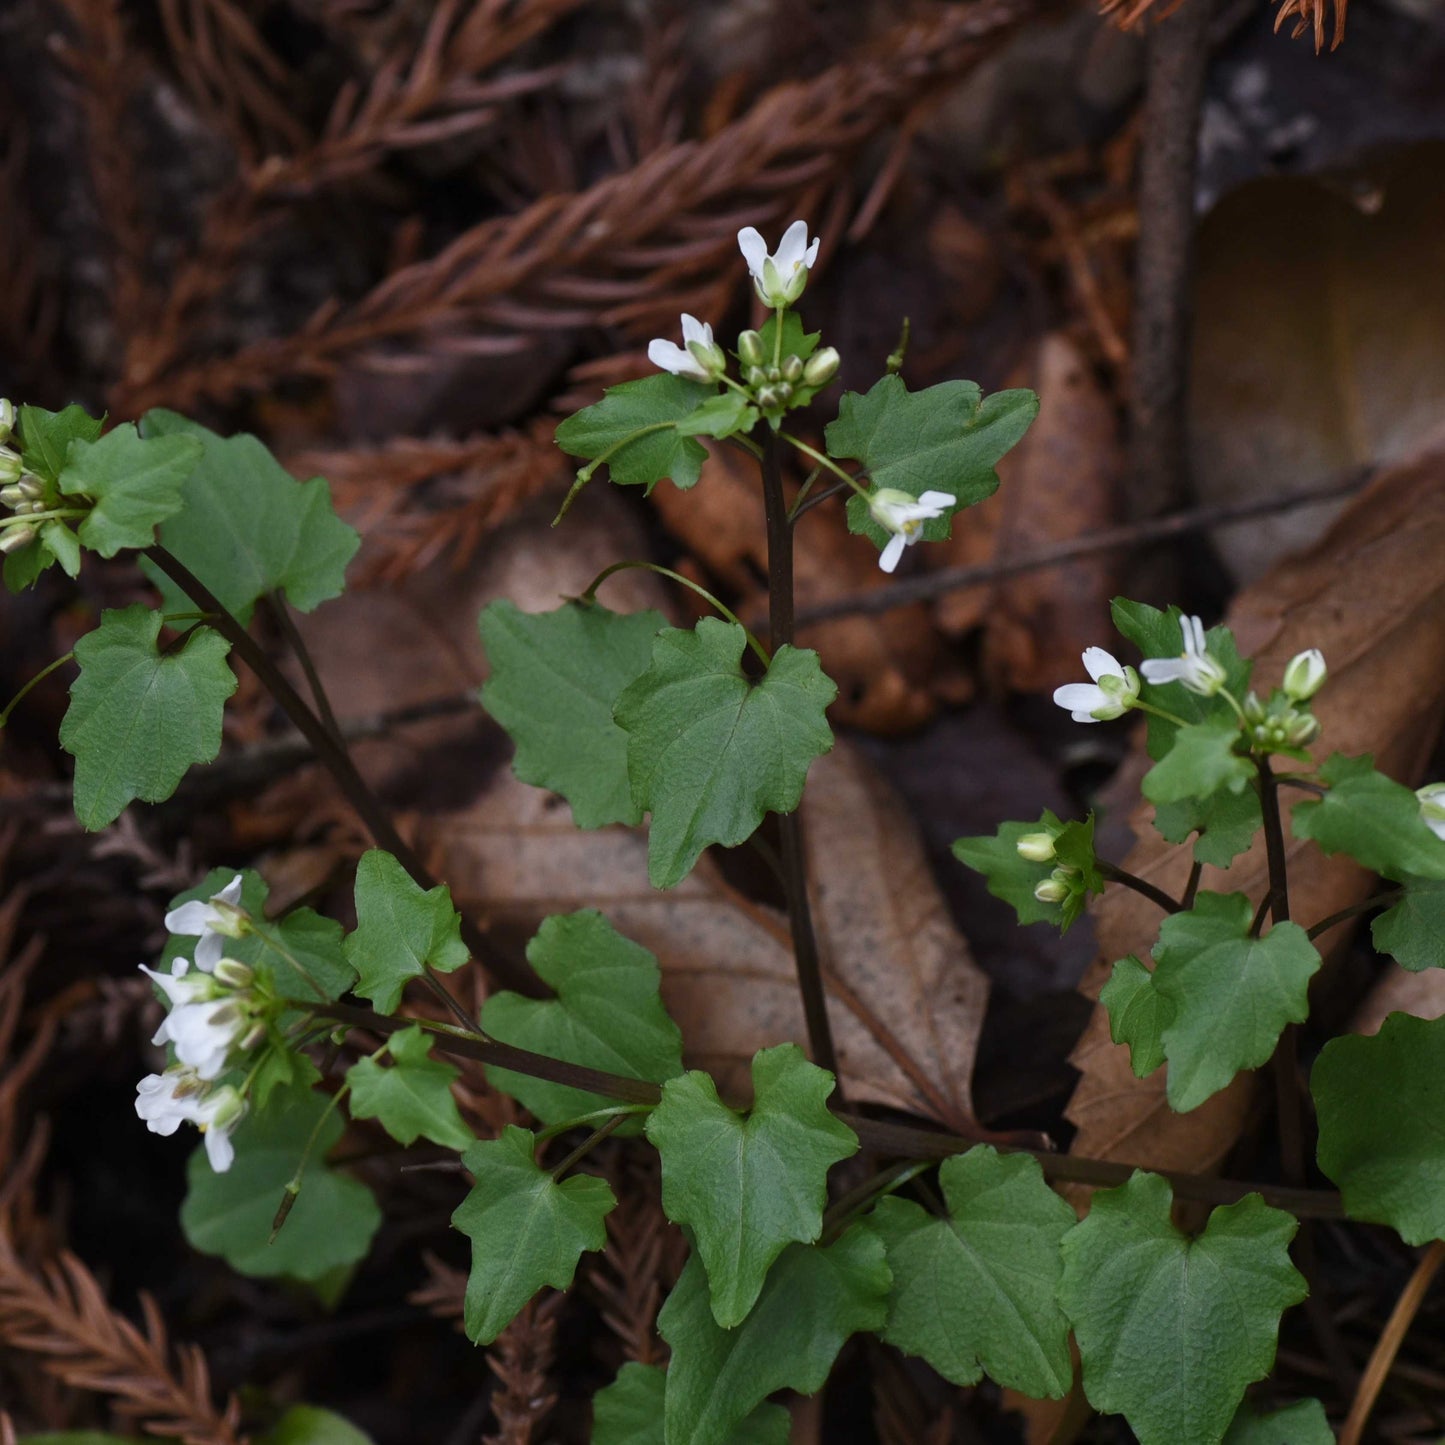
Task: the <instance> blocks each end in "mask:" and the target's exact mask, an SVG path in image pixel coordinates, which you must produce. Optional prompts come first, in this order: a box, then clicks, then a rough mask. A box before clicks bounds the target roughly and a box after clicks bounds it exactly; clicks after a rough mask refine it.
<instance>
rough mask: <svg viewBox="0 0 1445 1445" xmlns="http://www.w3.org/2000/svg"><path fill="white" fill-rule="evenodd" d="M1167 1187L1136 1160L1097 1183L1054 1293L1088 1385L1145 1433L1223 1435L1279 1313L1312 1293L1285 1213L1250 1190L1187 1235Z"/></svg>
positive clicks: (1093, 1395) (1071, 1237)
mask: <svg viewBox="0 0 1445 1445" xmlns="http://www.w3.org/2000/svg"><path fill="white" fill-rule="evenodd" d="M1172 1199H1173V1195H1172V1192H1171V1191H1170V1188H1169V1185H1168V1183H1167V1182H1166V1181H1165V1180H1163V1179H1161V1178H1160V1177H1159V1176H1158V1175H1157V1174H1145V1173H1142V1172H1137V1173H1135V1174H1134V1176H1133V1177H1132V1178H1131V1179H1130V1180H1129V1182H1128V1183H1127V1184H1125V1185H1123V1186H1122V1187H1121V1188H1119V1189H1109V1190H1104V1191H1102V1192H1100V1193H1097V1194H1095V1195H1094V1201H1093V1204H1092V1206H1091V1208H1090V1211H1089V1216H1088V1218H1087V1219H1085V1220H1083V1222H1082V1223H1080V1224H1079V1225H1077V1226H1076V1227H1075V1228H1074V1229H1073V1230H1072V1231H1071V1232H1070V1233H1069V1234H1068V1235H1067V1236H1066V1238H1065V1239H1064V1244H1063V1252H1064V1277H1063V1283H1062V1285H1061V1286H1060V1289H1059V1302H1060V1304H1062V1305H1063V1308H1064V1313H1065V1314H1067V1315H1068V1317H1069V1319H1070V1320H1071V1321H1072V1322H1073V1326H1074V1335H1075V1338H1076V1339H1077V1340H1078V1345H1079V1354H1080V1357H1081V1359H1082V1361H1083V1373H1084V1394H1085V1395H1086V1396H1087V1397H1088V1400H1089V1403H1090V1404H1091V1405H1092V1406H1093V1407H1094V1408H1095V1409H1096V1410H1103V1411H1105V1412H1107V1413H1110V1414H1121V1415H1123V1416H1124V1418H1125V1419H1126V1420H1127V1421H1128V1422H1129V1425H1130V1427H1131V1428H1132V1429H1133V1431H1134V1433H1135V1434H1136V1435H1137V1436H1138V1437H1139V1445H1179V1442H1182V1441H1188V1442H1190V1445H1193V1442H1196V1441H1199V1442H1203V1441H1206V1440H1218V1439H1220V1438H1221V1437H1222V1436H1223V1434H1224V1432H1225V1430H1226V1429H1227V1428H1228V1426H1229V1422H1230V1420H1231V1418H1232V1417H1233V1415H1234V1412H1235V1409H1236V1407H1237V1406H1238V1404H1239V1401H1240V1399H1241V1397H1242V1396H1243V1394H1244V1388H1245V1386H1246V1385H1248V1384H1249V1383H1250V1382H1251V1381H1252V1380H1258V1379H1260V1378H1262V1377H1263V1376H1264V1375H1266V1374H1268V1373H1269V1370H1270V1368H1271V1366H1272V1365H1273V1363H1274V1352H1275V1337H1276V1335H1277V1333H1278V1331H1279V1317H1280V1315H1281V1313H1282V1312H1283V1311H1284V1310H1286V1309H1288V1308H1289V1307H1290V1306H1291V1305H1293V1304H1298V1303H1299V1301H1300V1300H1302V1299H1303V1298H1304V1297H1305V1293H1306V1290H1305V1282H1304V1280H1303V1278H1302V1277H1301V1276H1300V1275H1299V1273H1298V1272H1297V1271H1296V1270H1295V1269H1294V1267H1293V1266H1292V1265H1291V1264H1290V1262H1289V1251H1288V1246H1289V1241H1290V1240H1291V1239H1292V1238H1293V1237H1294V1232H1295V1230H1296V1229H1297V1228H1298V1224H1297V1221H1296V1220H1295V1219H1294V1218H1292V1217H1291V1216H1290V1215H1288V1214H1286V1213H1284V1212H1283V1211H1282V1210H1279V1209H1271V1208H1270V1207H1269V1206H1268V1205H1266V1204H1265V1203H1264V1202H1263V1201H1262V1200H1261V1199H1260V1197H1259V1196H1258V1195H1257V1194H1249V1195H1246V1196H1245V1198H1243V1199H1241V1200H1240V1201H1239V1203H1238V1204H1230V1205H1226V1206H1224V1207H1223V1208H1220V1209H1216V1210H1215V1211H1214V1212H1213V1213H1212V1214H1211V1215H1210V1216H1209V1225H1208V1227H1207V1228H1206V1229H1205V1231H1204V1233H1203V1234H1201V1235H1199V1236H1198V1237H1197V1238H1196V1239H1192V1240H1191V1239H1187V1238H1186V1237H1185V1236H1184V1235H1183V1234H1181V1233H1180V1232H1179V1230H1177V1229H1176V1228H1175V1227H1174V1225H1173V1223H1172V1222H1171V1221H1170V1218H1169V1210H1170V1205H1171V1203H1172Z"/></svg>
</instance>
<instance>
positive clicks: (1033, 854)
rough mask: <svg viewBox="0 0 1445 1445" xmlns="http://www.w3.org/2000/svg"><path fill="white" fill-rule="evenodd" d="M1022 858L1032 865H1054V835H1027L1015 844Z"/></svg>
mask: <svg viewBox="0 0 1445 1445" xmlns="http://www.w3.org/2000/svg"><path fill="white" fill-rule="evenodd" d="M1014 847H1016V848H1017V849H1018V851H1019V857H1020V858H1027V859H1028V860H1029V862H1030V863H1052V862H1053V861H1054V835H1053V834H1052V833H1025V834H1024V835H1023V837H1022V838H1020V839H1019V840H1018V842H1017V843H1015V844H1014Z"/></svg>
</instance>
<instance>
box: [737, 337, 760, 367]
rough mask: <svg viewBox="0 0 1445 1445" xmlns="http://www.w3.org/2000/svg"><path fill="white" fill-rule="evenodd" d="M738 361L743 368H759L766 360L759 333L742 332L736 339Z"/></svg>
mask: <svg viewBox="0 0 1445 1445" xmlns="http://www.w3.org/2000/svg"><path fill="white" fill-rule="evenodd" d="M738 360H739V361H741V362H742V364H743V365H744V366H761V365H762V364H763V362H764V361H766V360H767V351H766V350H765V349H764V347H763V336H762V333H761V332H760V331H744V332H743V334H742V335H741V336H739V337H738Z"/></svg>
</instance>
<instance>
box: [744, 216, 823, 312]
mask: <svg viewBox="0 0 1445 1445" xmlns="http://www.w3.org/2000/svg"><path fill="white" fill-rule="evenodd" d="M820 244H821V241H820V240H819V239H818V238H817V237H814V239H813V240H812V241H809V240H808V223H807V222H806V221H794V222H793V224H792V225H791V226H789V227H788V229H787V230H786V231H784V232H783V239H782V240H781V241H779V242H778V249H777V250H776V251H774V252H773V253H772V254H771V255H769V254H768V243H767V242H766V241H765V240H763V238H762V234H761V233H760V232H759V231H758V230H757V229H756V228H755V227H753V226H744V227H743V229H742V230H741V231H739V232H738V248H739V249H740V250H741V251H742V253H743V259H744V260H745V261H746V262H747V263H748V270H749V271H750V272H751V273H752V278H753V285H754V287H756V288H757V293H758V296H759V297H760V298H761V300H762V303H763V305H764V306H770V307H772V308H773V310H775V311H776V310H777V309H778V307H780V306H791V305H792V304H793V302H795V301H796V300H797V299H798V297H799V296H801V295H802V294H803V288H804V287H805V286H806V285H807V284H808V271H809V270H810V268H811V267H812V265H813V262H814V261H816V260H817V259H818V247H819V245H820Z"/></svg>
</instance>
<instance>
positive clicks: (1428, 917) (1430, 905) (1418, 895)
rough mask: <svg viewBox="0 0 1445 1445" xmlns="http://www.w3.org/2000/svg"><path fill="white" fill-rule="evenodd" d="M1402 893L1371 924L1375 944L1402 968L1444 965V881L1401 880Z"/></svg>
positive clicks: (1416, 970) (1432, 879) (1415, 969)
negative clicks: (1393, 904) (1403, 887)
mask: <svg viewBox="0 0 1445 1445" xmlns="http://www.w3.org/2000/svg"><path fill="white" fill-rule="evenodd" d="M1400 881H1401V882H1402V883H1403V884H1404V885H1405V896H1404V897H1403V898H1402V899H1401V900H1400V901H1399V902H1398V903H1397V904H1395V906H1394V907H1393V908H1390V909H1387V910H1386V911H1385V912H1384V913H1381V914H1380V915H1379V916H1378V917H1377V918H1376V919H1375V921H1374V923H1373V924H1372V925H1371V927H1370V933H1371V937H1372V938H1373V939H1374V942H1375V947H1376V948H1378V949H1379V950H1380V952H1381V953H1388V954H1389V955H1390V956H1391V957H1392V958H1393V959H1394V960H1395V962H1396V963H1398V964H1399V965H1400V967H1401V968H1408V969H1409V970H1410V971H1411V972H1412V973H1418V972H1419V971H1420V970H1421V969H1423V968H1445V882H1442V881H1441V880H1440V879H1438V878H1410V877H1405V878H1402V879H1401V880H1400Z"/></svg>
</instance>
